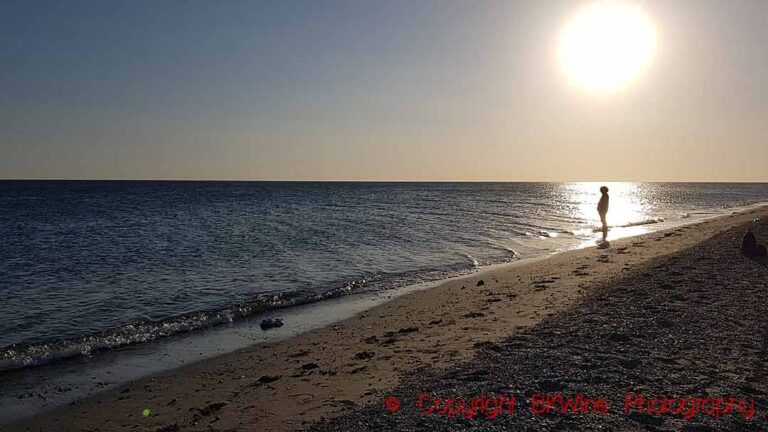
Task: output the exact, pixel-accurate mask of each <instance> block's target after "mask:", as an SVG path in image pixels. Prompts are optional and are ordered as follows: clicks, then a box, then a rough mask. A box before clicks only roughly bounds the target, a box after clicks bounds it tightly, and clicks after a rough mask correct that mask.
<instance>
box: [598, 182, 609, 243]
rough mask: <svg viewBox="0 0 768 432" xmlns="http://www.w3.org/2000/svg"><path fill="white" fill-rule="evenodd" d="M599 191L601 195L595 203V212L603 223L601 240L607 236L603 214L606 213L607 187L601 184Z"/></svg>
mask: <svg viewBox="0 0 768 432" xmlns="http://www.w3.org/2000/svg"><path fill="white" fill-rule="evenodd" d="M600 193H601V194H603V196H601V197H600V202H598V203H597V213H598V214H600V222H602V223H603V228H602V229H603V241H605V240H606V239H607V238H608V222H606V221H605V215H606V214H608V200H609V197H608V188H607V187H605V186H602V187H601V188H600Z"/></svg>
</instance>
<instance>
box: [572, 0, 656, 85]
mask: <svg viewBox="0 0 768 432" xmlns="http://www.w3.org/2000/svg"><path fill="white" fill-rule="evenodd" d="M655 51H656V30H655V28H654V25H653V22H651V20H650V18H648V16H647V15H646V14H645V13H644V12H643V11H642V10H641V9H640V7H639V6H637V5H635V4H632V3H628V2H618V1H602V2H598V3H593V4H591V5H589V6H587V7H586V8H584V9H583V10H582V11H581V12H579V13H578V14H577V15H576V16H575V17H574V18H573V19H572V20H571V21H570V22H569V23H568V25H567V26H566V27H565V29H564V30H563V32H562V34H561V36H560V45H559V59H560V63H561V67H562V68H563V71H564V72H565V74H566V76H567V77H568V79H569V81H571V82H572V83H573V84H575V85H577V86H579V87H582V88H586V89H588V90H595V91H609V92H610V91H616V90H620V89H622V88H625V87H626V86H627V85H628V84H630V83H631V82H632V81H633V80H634V79H635V78H637V76H638V75H640V73H641V72H643V70H645V69H646V68H647V66H648V65H649V64H650V63H651V61H652V60H653V57H654V54H655Z"/></svg>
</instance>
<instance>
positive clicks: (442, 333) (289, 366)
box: [3, 207, 768, 431]
mask: <svg viewBox="0 0 768 432" xmlns="http://www.w3.org/2000/svg"><path fill="white" fill-rule="evenodd" d="M766 213H767V210H766V208H765V207H764V208H760V209H756V210H751V211H747V212H744V213H740V214H735V215H730V216H724V217H720V218H717V219H712V220H708V221H705V222H700V223H696V224H692V225H687V226H684V227H680V228H676V229H671V230H667V231H661V232H656V233H651V234H646V235H643V236H638V237H632V238H627V239H622V240H618V241H614V242H612V244H611V246H610V247H609V248H607V249H598V248H595V247H593V248H587V249H582V250H577V251H572V252H568V253H562V254H558V255H554V256H551V257H549V258H546V259H536V260H526V261H521V262H517V263H512V264H508V265H504V266H500V267H495V268H492V269H487V270H483V271H480V272H477V273H474V274H472V275H469V276H466V277H462V278H458V279H454V280H450V281H447V282H445V283H443V284H441V285H439V286H437V287H435V288H432V289H429V290H426V291H422V292H417V293H413V294H409V295H406V296H403V297H400V298H396V299H394V300H393V301H391V302H389V303H387V304H385V305H382V306H378V307H376V308H373V309H371V310H369V311H366V312H365V313H362V314H360V315H358V316H356V317H354V318H351V319H348V320H345V321H342V322H339V323H338V324H336V325H334V326H331V327H326V328H322V329H318V330H315V331H312V332H309V333H306V334H303V335H300V336H298V337H295V338H292V339H289V340H286V341H283V342H279V343H275V344H271V345H255V346H252V347H249V348H247V349H243V350H240V351H237V352H235V353H231V354H227V355H224V356H221V357H217V358H214V359H210V360H204V361H201V362H198V363H195V364H192V365H189V366H186V367H183V368H180V369H176V370H173V371H170V372H167V373H163V374H160V375H157V376H155V377H153V378H149V379H146V380H140V381H137V382H132V383H128V384H126V385H125V386H123V387H120V388H118V389H115V390H110V391H107V392H104V393H100V394H97V395H94V396H92V397H89V398H87V399H84V400H82V401H79V402H76V403H74V404H71V405H69V406H65V407H62V408H60V409H57V410H55V411H52V412H50V413H46V414H43V415H40V416H37V417H35V418H32V419H28V420H25V421H22V422H18V423H15V424H13V425H10V426H8V427H6V428H4V429H3V430H9V431H21V430H30V431H38V430H43V431H64V430H67V431H70V430H71V431H75V430H77V431H80V430H90V431H134V430H140V431H145V430H150V431H154V430H159V431H173V430H184V431H188V430H193V431H196V430H269V431H280V430H297V429H305V428H308V427H312V428H317V429H323V430H324V429H328V430H367V429H380V430H390V429H392V428H400V429H409V428H410V429H413V428H424V427H426V428H434V429H439V430H451V429H455V428H461V427H462V426H468V425H467V424H461V423H456V419H455V418H453V419H447V418H446V419H441V418H439V417H435V416H425V415H423V414H421V413H419V412H417V411H416V410H415V408H414V406H415V405H414V404H413V401H412V400H410V399H413V395H416V396H418V394H419V393H420V391H421V390H424V389H428V390H429V391H435V392H443V393H445V394H448V393H449V391H450V392H454V393H455V392H457V391H462V392H466V394H469V393H471V392H476V393H481V392H484V393H486V394H487V393H490V392H494V391H497V390H500V388H499V386H500V385H504V386H506V387H504V388H503V390H505V391H509V390H521V391H528V390H542V389H546V388H551V389H553V390H552V391H557V390H558V389H562V391H581V392H582V393H584V392H587V391H588V390H595V391H597V390H599V391H603V392H606V393H609V394H613V393H611V392H610V391H609V390H611V391H612V390H616V391H618V389H619V388H621V389H622V391H623V389H624V387H625V386H619V385H618V384H626V383H627V382H630V383H635V384H636V383H638V382H640V383H642V384H641V385H640V390H642V389H644V388H646V389H648V390H649V391H650V390H654V391H667V392H668V393H670V392H673V390H678V389H679V387H673V384H674V385H684V384H679V383H678V381H680V382H687V383H688V385H689V386H690V388H688V390H689V391H690V392H694V391H698V390H701V389H699V387H701V386H706V387H704V389H705V390H707V389H710V387H711V390H718V389H719V388H718V387H716V386H718V385H723V386H726V384H728V385H730V383H731V382H732V381H733V382H736V381H738V380H742V381H745V380H746V378H747V377H746V374H748V372H749V371H750V370H751V371H752V372H749V373H751V376H752V377H753V378H754V376H758V375H762V377H763V378H761V379H764V377H765V373H763V372H765V371H766V369H764V368H763V369H761V368H760V367H758V368H757V369H755V366H754V365H755V364H757V363H755V362H756V361H758V362H759V360H756V359H758V358H759V357H760V356H761V355H762V359H763V360H762V361H764V360H765V344H763V345H759V344H760V343H762V341H764V339H765V337H764V336H765V332H764V331H763V332H760V331H758V330H759V329H765V328H768V327H766V326H765V324H766V323H765V319H766V318H765V317H766V314H765V312H766V311H768V309H766V308H765V307H763V306H762V305H763V304H765V300H766V299H767V298H766V297H765V293H763V292H762V291H759V290H755V286H756V284H762V288H763V290H765V288H766V285H767V284H766V282H768V279H767V277H766V275H767V274H768V273H766V272H767V271H768V270H766V267H764V266H762V265H760V263H756V262H755V261H752V260H749V259H747V258H745V257H743V256H741V255H740V254H739V253H738V250H737V247H738V244H737V243H734V242H735V241H736V240H735V237H738V234H739V233H740V232H743V229H744V228H743V226H741V225H743V224H744V223H746V222H748V221H751V220H752V219H753V218H754V217H755V216H757V215H759V216H761V217H762V218H763V220H764V221H765V220H768V218H766V216H768V214H766ZM734 227H735V228H734ZM729 229H731V231H728V230H729ZM713 236H715V237H714V238H713ZM762 238H763V239H766V238H768V233H765V234H763V235H762ZM763 241H765V240H763ZM681 263H682V264H681ZM750 266H751V267H750ZM720 276H722V280H721V277H720ZM665 283H666V284H669V286H666V285H664V284H665ZM659 290H665V291H659ZM697 290H698V291H697ZM713 291H717V293H720V294H722V293H731V292H732V293H734V295H731V296H727V295H719V296H716V295H714V292H713ZM649 293H652V294H653V295H652V296H651V295H650V294H649ZM710 297H713V298H717V299H726V300H727V301H726V300H723V301H724V303H718V301H720V300H718V301H715V302H714V303H712V302H711V303H707V301H706V299H709V298H710ZM648 299H652V300H653V302H651V303H648V302H647V301H646V300H648ZM702 299H704V300H702ZM681 310H684V311H685V313H679V311H681ZM740 311H741V312H742V313H743V314H742V315H743V316H740V315H739V312H740ZM704 312H706V313H704ZM758 312H759V313H758ZM760 313H762V315H760ZM727 314H733V316H731V315H727ZM721 315H722V316H726V317H728V318H729V320H727V321H726V320H721V319H720V318H719V317H720V316H721ZM761 317H762V318H761ZM731 318H732V319H731ZM675 320H682V321H675ZM701 320H704V321H701ZM761 320H762V321H761ZM670 322H671V323H672V324H671V327H668V325H669V323H670ZM717 324H723V328H720V327H718V326H717ZM725 324H727V325H725ZM287 325H290V323H287ZM680 325H682V326H683V327H684V328H686V329H687V330H686V331H684V332H672V331H670V330H664V329H668V328H677V327H679V326H680ZM637 326H641V327H642V329H644V330H643V331H640V327H637ZM696 326H701V327H696ZM712 326H715V327H712ZM694 327H695V328H714V330H712V331H708V332H699V333H696V332H694V331H693V330H691V328H694ZM643 332H647V334H648V335H651V336H647V335H646V336H643V334H644V333H643ZM654 332H655V333H654ZM694 334H695V335H699V334H706V335H708V337H706V338H700V337H698V336H697V337H695V338H692V335H694ZM718 335H723V336H718ZM733 337H735V338H736V339H731V340H730V341H728V340H726V339H727V338H733ZM516 338H517V339H516ZM659 338H661V339H662V340H663V342H659V344H660V345H652V341H653V340H656V339H659ZM670 338H671V339H670ZM758 339H759V340H758ZM521 341H522V342H521ZM708 341H719V342H718V343H719V344H720V345H717V346H715V345H708V343H709V342H708ZM521 344H522V345H521ZM691 344H693V345H691ZM689 346H691V347H690V348H686V347H689ZM633 350H634V351H633ZM680 350H682V352H683V354H680ZM686 350H687V351H686ZM712 350H721V351H712ZM761 350H762V351H761ZM630 351H631V352H632V355H623V354H622V353H624V352H630ZM713 352H716V353H717V356H720V357H718V359H717V361H714V360H712V361H710V360H708V357H707V355H710V354H712V353H713ZM761 353H762V354H761ZM622 355H623V356H622ZM696 355H699V357H697V356H696ZM713 355H714V354H713ZM648 359H652V360H653V362H651V363H649V366H648V367H651V368H658V367H659V365H667V366H666V367H665V368H663V369H662V371H666V372H664V373H663V374H662V375H663V376H673V377H674V376H675V375H674V374H675V373H679V374H680V379H679V380H678V381H674V382H672V381H670V380H666V381H665V380H664V379H662V378H658V376H659V373H660V372H659V371H657V370H656V369H653V371H651V370H646V369H645V368H646V366H645V365H646V362H647V361H648ZM697 359H698V360H697ZM725 360H729V362H726V363H725V365H723V362H724V361H725ZM654 362H655V363H654ZM710 363H711V364H710ZM729 364H731V365H732V366H733V367H730V368H729V366H728V365H729ZM760 364H762V363H760ZM558 365H559V366H558ZM563 365H566V366H567V367H566V366H563ZM568 365H570V366H568ZM590 365H592V366H590ZM739 365H741V366H739ZM633 366H634V367H633ZM590 367H591V369H590ZM761 367H762V366H761ZM713 368H715V369H714V370H716V372H717V374H716V375H713V377H714V378H707V377H708V376H709V375H708V374H709V373H710V372H711V371H712V370H713ZM750 368H752V369H750ZM584 370H587V371H591V372H589V373H588V374H586V375H585V372H584ZM681 370H682V372H680V371H681ZM478 371H479V373H478ZM482 371H485V372H482ZM579 371H581V372H579ZM697 371H698V372H697ZM755 371H757V372H755ZM760 371H762V372H760ZM651 372H653V373H651ZM758 372H759V373H758ZM465 373H469V375H465ZM644 374H645V375H644ZM718 374H720V375H718ZM644 376H648V377H653V378H648V379H645V380H644V378H643V377H644ZM601 380H602V381H601ZM622 380H623V381H622ZM627 380H629V381H627ZM643 380H644V381H643ZM713 380H714V381H713ZM596 382H605V383H607V384H606V385H608V387H599V386H597V384H596ZM745 382H746V381H745ZM718 383H719V384H718ZM760 385H762V384H760ZM462 386H463V387H462ZM509 386H512V387H511V388H510V387H509ZM590 386H593V387H590ZM594 386H597V387H594ZM539 387H540V388H539ZM582 388H583V390H582ZM725 388H730V387H727V386H726V387H725ZM754 391H761V390H760V388H758V387H754V388H753V387H749V388H747V389H746V390H743V391H741V393H745V392H754ZM614 393H615V392H614ZM699 393H700V392H699ZM395 394H396V395H398V396H401V397H402V399H403V400H404V401H405V402H404V403H403V409H402V410H400V411H398V413H397V414H394V415H393V414H391V413H389V412H387V411H386V410H385V409H384V400H385V398H386V397H387V396H389V395H395ZM614 396H615V395H614ZM145 409H149V410H150V412H151V414H150V415H149V416H143V415H142V411H143V410H145ZM762 409H763V411H765V407H763V408H762ZM759 410H760V408H758V411H759ZM337 416H341V417H338V418H335V419H333V420H330V421H328V420H325V419H327V418H331V417H337ZM593 417H594V416H593ZM563 418H565V419H570V418H569V417H562V416H559V417H558V416H555V418H550V417H548V416H536V417H531V416H528V417H526V416H522V415H521V416H508V417H505V418H504V419H505V420H504V421H508V422H513V423H510V424H514V427H517V428H519V427H525V426H530V427H531V428H532V429H534V430H535V429H540V428H541V427H550V426H552V427H563V428H564V429H563V430H573V429H574V428H578V427H580V426H573V425H571V423H568V422H563ZM591 418H592V417H590V419H591ZM762 418H763V419H764V418H765V417H764V415H763V417H762ZM318 421H322V422H321V423H317V422H318ZM472 421H475V420H472ZM494 421H495V423H493V422H490V421H489V422H490V423H483V424H479V423H478V424H477V425H475V424H474V423H473V424H472V426H473V427H474V426H478V425H479V426H478V427H484V428H490V427H493V426H497V425H499V423H498V422H499V421H502V420H500V419H496V420H494ZM568 421H570V420H568ZM590 421H591V420H590ZM597 421H605V422H614V421H615V423H606V424H610V425H618V426H617V427H620V428H624V426H625V425H627V424H629V425H630V426H631V427H634V429H632V428H631V427H629V428H628V429H627V428H624V429H627V430H646V429H644V428H646V426H649V427H656V428H660V427H664V424H663V423H662V424H661V425H657V424H655V423H653V421H655V420H648V421H647V422H645V423H643V421H635V420H627V419H626V418H618V417H617V418H614V416H611V415H608V416H600V418H599V419H598V420H597ZM627 421H629V422H630V423H625V422H627ZM721 421H722V420H721ZM425 422H426V423H425ZM514 422H517V423H514ZM542 422H544V423H542ZM631 422H635V423H631ZM574 424H575V423H574ZM721 424H725V423H721ZM754 424H756V423H754V422H752V423H747V426H749V425H754ZM557 425H560V426H557ZM569 425H571V426H569ZM583 426H586V427H591V423H590V424H584V425H583ZM741 426H743V425H741V424H740V429H741V430H749V429H743V427H741ZM678 429H679V428H673V430H678ZM515 430H517V429H515ZM659 430H663V429H659ZM755 430H757V429H755ZM761 430H762V429H761Z"/></svg>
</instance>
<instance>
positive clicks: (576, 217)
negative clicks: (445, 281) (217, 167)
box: [0, 181, 768, 371]
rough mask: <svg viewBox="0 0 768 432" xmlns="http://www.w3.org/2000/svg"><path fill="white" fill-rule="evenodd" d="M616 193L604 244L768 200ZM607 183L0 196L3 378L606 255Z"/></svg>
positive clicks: (12, 189) (753, 193)
mask: <svg viewBox="0 0 768 432" xmlns="http://www.w3.org/2000/svg"><path fill="white" fill-rule="evenodd" d="M607 185H608V186H609V188H610V189H611V192H610V195H611V207H610V210H609V214H608V222H609V225H610V226H611V231H610V235H609V238H618V237H622V236H627V235H634V234H641V233H643V232H647V231H649V230H655V229H659V228H663V227H666V226H671V225H675V224H682V223H686V222H689V221H692V220H697V219H700V218H705V217H710V216H715V215H718V214H727V213H729V212H730V211H732V209H733V208H735V207H739V206H745V205H750V204H754V203H757V202H765V201H768V184H704V183H608V184H607ZM599 186H600V184H595V183H311V182H297V183H283V182H170V181H169V182H155V181H140V182H139V181H137V182H129V181H119V182H118V181H0V241H1V242H2V244H1V246H0V304H1V305H2V307H0V371H2V370H8V369H18V368H22V367H31V366H35V365H41V364H45V363H48V362H51V361H53V360H59V359H62V358H67V357H73V356H83V355H85V356H88V355H94V354H95V353H97V352H99V351H100V350H106V349H111V348H116V347H120V346H125V345H130V344H137V343H142V342H148V341H152V340H155V339H158V338H162V337H164V336H168V335H172V334H178V333H183V332H189V331H195V330H198V329H202V328H207V327H211V326H215V325H217V324H222V323H227V322H232V321H237V320H238V319H241V318H244V317H248V316H252V315H254V314H258V313H261V312H264V311H268V310H271V309H274V308H284V307H291V306H294V305H298V304H303V303H307V302H316V301H323V300H325V299H329V298H333V297H338V296H342V295H347V294H354V293H359V292H366V291H373V290H387V289H391V288H394V287H400V286H404V285H409V284H413V283H417V282H422V281H429V280H436V279H441V278H445V277H449V276H455V275H458V274H462V273H466V272H470V271H473V270H474V269H476V268H478V267H481V266H484V265H489V264H494V263H502V262H507V261H512V260H516V259H522V258H529V257H535V256H541V255H545V254H550V253H554V252H558V251H562V250H567V249H573V248H577V247H583V246H586V245H590V244H594V241H595V239H596V238H597V237H598V236H599V235H600V234H599V233H598V232H597V228H598V226H599V219H598V217H597V213H596V211H595V206H596V203H597V200H598V199H599V197H600V194H599V192H598V189H599Z"/></svg>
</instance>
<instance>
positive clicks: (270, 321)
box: [259, 318, 283, 330]
mask: <svg viewBox="0 0 768 432" xmlns="http://www.w3.org/2000/svg"><path fill="white" fill-rule="evenodd" d="M259 326H260V327H261V329H262V330H269V329H271V328H275V327H282V326H283V320H282V319H280V318H267V319H263V320H261V324H259Z"/></svg>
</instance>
